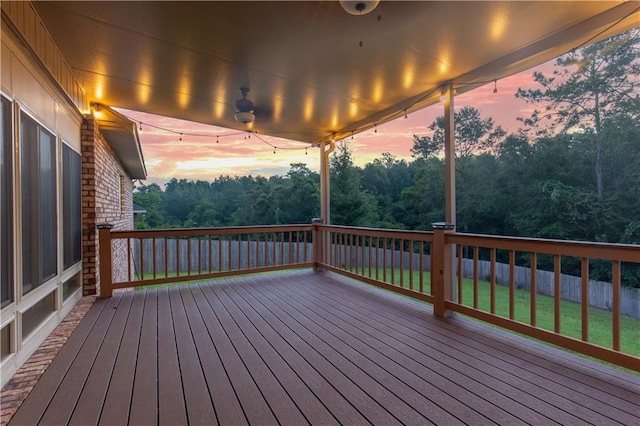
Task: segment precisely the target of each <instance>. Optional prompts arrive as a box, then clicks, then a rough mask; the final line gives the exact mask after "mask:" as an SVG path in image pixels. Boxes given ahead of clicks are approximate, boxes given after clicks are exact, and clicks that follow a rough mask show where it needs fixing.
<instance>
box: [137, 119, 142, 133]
mask: <svg viewBox="0 0 640 426" xmlns="http://www.w3.org/2000/svg"><path fill="white" fill-rule="evenodd" d="M138 130H140V131H142V121H141V122H140V128H139V129H138Z"/></svg>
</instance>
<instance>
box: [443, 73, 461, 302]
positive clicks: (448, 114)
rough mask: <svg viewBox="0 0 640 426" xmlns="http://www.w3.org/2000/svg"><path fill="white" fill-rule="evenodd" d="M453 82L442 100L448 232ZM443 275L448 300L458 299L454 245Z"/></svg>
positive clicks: (451, 220) (452, 196)
mask: <svg viewBox="0 0 640 426" xmlns="http://www.w3.org/2000/svg"><path fill="white" fill-rule="evenodd" d="M453 95H454V91H453V83H452V82H449V84H448V85H447V87H446V96H445V100H444V169H445V177H444V182H445V207H444V210H445V222H446V223H448V224H451V225H452V226H453V228H452V229H451V230H449V232H455V225H456V223H457V222H456V151H455V113H454V107H453ZM446 256H447V258H446V260H445V268H449V270H448V271H445V277H446V279H447V281H446V284H448V285H450V286H451V291H450V293H448V294H449V300H453V301H457V300H458V287H457V286H456V271H455V269H456V266H457V262H456V248H455V245H450V246H447V247H446Z"/></svg>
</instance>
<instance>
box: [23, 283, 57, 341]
mask: <svg viewBox="0 0 640 426" xmlns="http://www.w3.org/2000/svg"><path fill="white" fill-rule="evenodd" d="M55 309H56V293H55V291H54V292H51V293H49V294H48V295H47V296H45V297H44V298H43V299H42V300H40V301H39V302H38V303H36V304H35V305H33V306H32V307H30V308H29V309H27V311H26V312H25V313H23V314H22V339H23V340H24V339H26V338H27V337H29V336H30V335H31V334H32V333H33V332H34V331H36V329H37V328H38V327H39V326H40V325H41V324H43V323H44V322H45V320H46V319H47V318H48V317H49V315H51V314H52V313H54V312H55Z"/></svg>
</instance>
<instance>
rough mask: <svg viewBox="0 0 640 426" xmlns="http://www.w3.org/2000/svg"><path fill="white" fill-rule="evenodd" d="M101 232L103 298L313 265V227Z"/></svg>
mask: <svg viewBox="0 0 640 426" xmlns="http://www.w3.org/2000/svg"><path fill="white" fill-rule="evenodd" d="M99 229H100V296H101V297H110V296H111V294H112V291H113V290H114V289H122V288H129V287H141V286H147V285H158V284H166V283H173V282H183V281H194V280H203V279H210V278H217V277H225V276H232V275H240V274H247V273H253V272H267V271H274V270H282V269H289V268H299V267H311V266H312V265H313V244H312V241H313V240H312V231H313V226H312V225H287V226H258V227H228V228H194V229H166V230H137V231H113V230H111V229H110V228H109V226H100V227H99Z"/></svg>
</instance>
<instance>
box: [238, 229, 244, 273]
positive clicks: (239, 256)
mask: <svg viewBox="0 0 640 426" xmlns="http://www.w3.org/2000/svg"><path fill="white" fill-rule="evenodd" d="M237 235H238V270H242V263H243V262H242V235H243V234H242V233H241V232H238V234H237Z"/></svg>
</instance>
